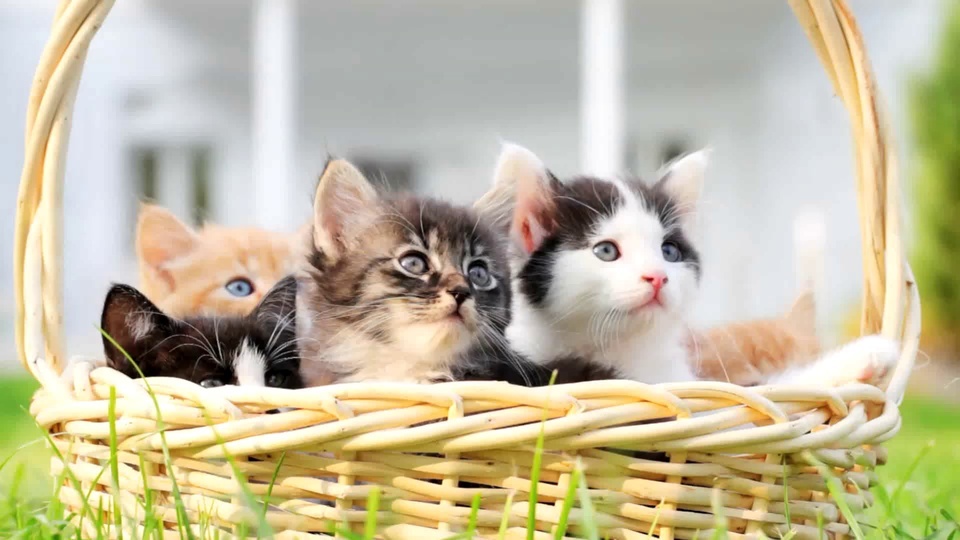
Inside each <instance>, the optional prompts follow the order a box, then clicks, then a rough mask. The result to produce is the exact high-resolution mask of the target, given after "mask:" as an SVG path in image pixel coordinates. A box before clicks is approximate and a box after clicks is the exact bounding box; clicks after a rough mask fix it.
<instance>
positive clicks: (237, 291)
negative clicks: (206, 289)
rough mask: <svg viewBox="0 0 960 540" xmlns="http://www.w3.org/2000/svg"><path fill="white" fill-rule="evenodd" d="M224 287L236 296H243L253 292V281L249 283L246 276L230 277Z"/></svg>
mask: <svg viewBox="0 0 960 540" xmlns="http://www.w3.org/2000/svg"><path fill="white" fill-rule="evenodd" d="M225 288H226V289H227V292H228V293H230V294H232V295H233V296H236V297H237V298H243V297H244V296H250V295H251V294H253V283H250V280H249V279H247V278H242V277H241V278H235V279H231V280H230V281H228V282H227V284H226V286H225Z"/></svg>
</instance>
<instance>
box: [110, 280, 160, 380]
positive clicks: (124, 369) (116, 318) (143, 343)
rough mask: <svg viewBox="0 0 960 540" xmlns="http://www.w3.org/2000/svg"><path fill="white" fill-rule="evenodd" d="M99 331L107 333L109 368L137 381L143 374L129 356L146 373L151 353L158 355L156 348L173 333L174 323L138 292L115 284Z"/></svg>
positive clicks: (126, 286) (111, 289)
mask: <svg viewBox="0 0 960 540" xmlns="http://www.w3.org/2000/svg"><path fill="white" fill-rule="evenodd" d="M100 328H101V329H102V330H103V332H104V333H105V334H106V336H104V337H103V352H104V354H105V355H106V357H107V365H108V366H110V367H112V368H113V369H115V370H117V371H119V372H121V373H124V374H126V375H127V376H129V377H134V378H136V377H139V376H140V375H139V373H137V370H136V368H134V367H133V365H131V364H130V360H128V359H127V355H129V356H130V358H132V359H133V360H134V361H135V362H136V363H137V366H138V367H140V369H141V370H145V369H146V366H147V365H148V364H151V358H152V356H151V353H153V354H156V348H157V345H158V344H159V343H160V342H161V341H163V340H164V339H166V338H167V337H169V336H170V335H171V333H172V332H173V321H172V319H170V318H169V317H167V316H166V315H165V314H164V313H163V312H162V311H160V309H159V308H158V307H157V306H155V305H154V304H153V302H151V301H150V300H148V299H147V297H146V296H144V295H143V293H141V292H140V291H138V290H137V289H134V288H133V287H130V286H128V285H114V286H113V287H111V288H110V292H108V293H107V299H106V300H105V301H104V303H103V314H102V315H101V316H100ZM107 336H110V338H112V339H113V342H116V344H114V343H113V342H111V341H110V339H108V338H107ZM118 347H119V348H118ZM121 349H122V350H121ZM124 353H126V354H124Z"/></svg>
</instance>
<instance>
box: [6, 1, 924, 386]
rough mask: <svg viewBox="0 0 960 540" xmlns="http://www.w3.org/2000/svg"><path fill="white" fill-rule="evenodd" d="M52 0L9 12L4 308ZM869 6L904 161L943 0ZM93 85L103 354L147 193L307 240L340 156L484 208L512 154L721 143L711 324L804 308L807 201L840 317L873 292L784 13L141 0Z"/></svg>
mask: <svg viewBox="0 0 960 540" xmlns="http://www.w3.org/2000/svg"><path fill="white" fill-rule="evenodd" d="M54 5H55V2H54V1H53V0H2V1H0V40H2V44H0V80H2V81H3V83H4V87H5V88H4V91H3V92H2V93H0V171H2V172H3V174H2V175H0V178H2V180H0V182H2V183H0V192H2V199H0V200H2V202H0V214H3V215H7V216H9V217H8V218H7V219H4V220H2V224H0V227H2V229H0V294H2V295H3V298H5V299H8V298H11V294H12V291H11V288H12V273H11V262H10V257H11V252H12V243H11V242H12V227H13V219H12V214H13V211H14V205H15V199H16V190H17V183H18V179H19V170H20V167H21V165H22V152H23V135H22V133H23V128H22V126H23V123H24V111H25V107H26V102H27V95H28V90H29V86H30V81H31V78H32V75H33V71H34V69H35V67H36V64H37V60H38V58H39V56H40V52H41V49H42V47H43V44H44V43H45V41H46V39H47V37H48V34H49V28H50V20H51V15H52V12H53V9H54ZM852 5H853V8H854V9H855V11H856V13H857V15H858V18H859V22H860V24H861V26H862V29H863V32H864V33H865V35H866V39H867V43H868V46H869V52H870V54H871V59H872V61H873V65H874V68H875V70H876V73H877V77H878V82H879V85H880V88H882V89H883V91H884V96H885V98H886V101H887V103H889V105H890V107H891V109H892V113H893V123H894V125H895V126H897V128H898V131H900V132H901V133H900V139H902V140H904V141H907V143H908V146H909V141H910V140H911V139H910V135H909V133H907V130H905V129H904V128H905V127H906V126H907V124H908V122H907V119H906V118H905V114H906V112H907V107H906V102H907V100H906V95H905V90H906V87H905V80H906V78H907V77H908V76H909V75H911V74H912V73H914V72H917V71H918V70H920V69H921V68H922V66H924V65H925V64H927V63H928V62H929V58H930V56H931V51H932V49H933V45H934V43H935V38H936V35H937V32H938V29H939V28H940V25H938V24H937V22H938V20H939V19H940V15H941V12H942V10H941V6H940V2H937V1H934V0H912V1H910V2H903V1H899V0H858V1H854V2H852ZM82 81H83V82H82V84H81V87H80V93H79V96H78V98H77V109H76V115H75V119H74V124H73V132H72V137H71V140H70V149H69V157H68V166H67V174H66V178H67V181H66V194H65V208H66V212H67V215H66V218H65V223H66V239H65V246H66V247H65V249H66V254H65V266H66V268H65V270H66V271H65V275H66V276H67V277H66V279H67V281H66V287H65V290H66V298H65V302H66V321H65V322H66V326H67V329H66V330H67V336H68V346H69V348H68V350H69V351H70V352H71V353H83V354H88V353H96V352H97V351H99V349H100V344H99V343H100V339H99V335H98V334H97V332H96V331H95V330H94V329H93V327H94V324H95V323H96V322H97V321H98V319H99V313H100V309H101V307H102V298H103V295H104V294H105V292H106V289H107V287H108V284H109V282H110V281H126V282H135V281H136V274H135V264H134V262H135V261H134V252H133V228H134V223H135V218H136V209H137V202H138V201H139V200H142V199H145V198H148V199H153V200H156V201H158V202H159V203H161V204H163V205H166V206H167V207H169V208H171V209H172V210H173V211H174V212H175V213H177V214H178V215H180V216H181V217H182V218H183V219H187V220H192V221H194V222H197V223H199V222H201V221H202V220H205V219H208V220H212V221H215V222H219V223H224V224H233V225H244V224H258V225H261V226H265V227H268V228H272V229H279V230H284V229H285V230H293V229H294V228H295V227H296V226H297V225H299V224H301V223H303V222H304V221H305V220H307V219H308V218H309V215H310V207H311V203H312V191H313V188H314V185H315V182H316V178H317V176H318V173H319V171H320V170H321V168H322V165H323V163H324V161H325V159H326V157H327V155H328V154H334V155H337V156H342V157H347V158H349V159H351V160H354V161H355V162H357V163H358V164H360V165H361V166H362V167H363V168H364V169H366V170H368V171H371V172H373V173H374V174H375V175H380V174H382V175H383V176H384V177H385V178H386V179H387V180H388V182H389V183H390V185H391V186H393V187H397V188H401V189H410V190H414V191H416V192H420V193H431V194H436V195H439V196H442V197H445V198H448V199H451V200H454V201H457V202H469V201H471V200H473V199H474V198H476V197H477V196H479V195H480V194H481V193H482V192H483V191H484V190H485V189H486V188H487V186H488V185H489V182H490V177H491V172H492V168H493V164H494V161H495V159H496V156H497V152H498V147H499V143H500V141H501V140H511V141H515V142H518V143H520V144H523V145H525V146H527V147H529V148H530V149H532V150H533V151H534V152H536V153H538V154H539V155H540V156H541V157H542V158H543V159H544V160H545V161H546V162H547V164H548V165H549V166H550V167H551V168H552V169H553V170H554V172H555V173H557V174H558V175H560V176H561V177H563V176H566V175H571V174H574V173H577V172H594V173H598V174H617V173H625V172H630V173H635V174H640V175H648V176H649V175H651V174H652V173H653V172H654V171H655V170H656V169H657V168H658V167H659V166H660V165H661V164H662V163H663V162H664V161H666V160H667V159H670V158H672V157H674V156H675V155H676V154H678V153H680V152H685V151H689V150H692V149H696V148H699V147H701V146H707V145H709V146H710V147H712V148H713V149H714V163H713V164H712V169H711V170H710V175H709V183H708V185H707V188H706V190H707V191H706V195H705V198H706V203H707V204H706V205H705V212H706V213H705V216H704V222H705V223H706V224H707V226H706V228H705V238H704V240H703V244H702V246H703V251H704V252H705V253H704V259H705V280H704V283H703V296H702V302H701V303H700V309H699V310H698V313H697V316H698V319H699V321H701V322H702V323H704V324H709V323H715V322H720V321H724V320H734V319H742V318H746V317H752V316H761V315H774V314H777V313H780V312H781V311H783V310H784V309H785V308H786V307H787V306H788V305H789V302H790V301H791V300H792V297H793V295H794V293H795V280H794V278H793V275H794V257H793V255H794V253H793V247H792V238H793V236H792V235H793V232H792V230H793V229H792V227H793V222H792V219H793V216H794V215H795V214H796V213H797V212H799V211H801V210H803V209H805V208H815V209H817V210H818V211H820V212H822V213H823V215H824V216H825V224H826V230H827V244H826V251H827V253H828V256H827V261H826V267H825V269H824V270H825V271H824V283H823V288H824V291H823V292H824V293H825V294H824V295H823V298H824V302H823V305H822V306H821V307H822V309H821V317H822V319H823V321H824V325H823V327H824V328H825V329H827V330H828V331H829V330H830V329H835V328H837V323H838V322H840V321H842V320H844V319H845V318H847V317H848V316H849V315H850V314H851V313H852V312H853V311H854V310H855V309H856V305H857V303H858V301H859V284H860V277H859V274H860V267H861V265H860V250H859V247H858V246H859V233H858V231H857V217H856V204H855V202H854V188H853V180H852V178H853V167H854V165H853V160H852V155H853V154H852V149H851V143H850V135H849V129H848V124H847V116H846V113H845V112H844V110H843V107H842V105H841V103H840V101H839V100H838V99H837V98H836V97H834V95H833V92H832V90H831V88H830V85H829V82H828V80H827V78H826V76H825V75H824V73H823V71H822V68H821V66H820V64H819V61H818V60H817V58H816V57H815V54H814V53H813V50H812V49H811V47H810V45H809V44H808V42H807V40H806V38H805V36H804V34H803V32H802V30H801V28H800V26H799V25H798V24H797V22H796V20H795V19H794V17H793V14H792V12H791V10H790V9H789V7H788V6H787V4H786V2H771V1H769V0H737V1H735V2H730V1H727V2H714V1H711V0H683V1H673V0H656V1H622V2H610V1H607V0H596V1H575V0H551V1H549V2H546V1H539V2H537V1H531V0H521V1H517V0H500V1H487V2H470V3H465V2H447V1H440V0H415V1H405V2H390V1H386V0H383V1H374V0H360V1H353V2H297V1H295V0H259V1H237V0H122V1H120V2H117V5H116V7H115V8H114V9H113V12H112V13H111V15H110V17H109V18H108V19H107V22H106V24H105V25H104V27H103V29H102V30H101V31H100V33H99V34H98V35H97V37H96V39H95V40H94V43H93V46H92V49H91V51H90V55H89V58H88V61H87V67H86V70H85V72H84V75H83V79H82ZM904 154H905V155H904V159H903V166H904V170H905V171H906V170H909V167H910V165H911V160H910V159H909V157H910V154H909V153H908V152H905V153H904ZM908 184H909V183H908ZM11 303H12V302H11V301H9V300H5V301H3V302H2V308H0V309H2V310H3V311H2V312H0V317H2V322H0V328H2V330H0V331H2V332H5V334H4V335H3V336H2V339H0V345H2V347H3V349H2V350H0V354H2V356H0V358H3V360H2V362H4V363H3V364H2V365H4V366H6V367H11V366H13V367H16V366H14V362H13V360H12V358H13V354H12V353H13V349H12V337H11V335H10V327H11V322H10V321H11V320H12V319H11V318H12V313H11V309H12V306H11ZM828 337H836V336H832V335H830V334H828Z"/></svg>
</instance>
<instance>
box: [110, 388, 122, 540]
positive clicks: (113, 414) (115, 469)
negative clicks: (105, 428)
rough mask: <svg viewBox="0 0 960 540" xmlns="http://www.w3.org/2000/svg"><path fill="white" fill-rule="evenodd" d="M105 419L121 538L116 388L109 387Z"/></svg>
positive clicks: (119, 535) (117, 525)
mask: <svg viewBox="0 0 960 540" xmlns="http://www.w3.org/2000/svg"><path fill="white" fill-rule="evenodd" d="M107 421H108V422H109V423H110V479H111V480H112V481H113V524H114V526H116V528H117V536H118V538H119V539H120V540H123V515H122V514H121V513H120V463H119V462H118V460H117V389H116V388H115V387H113V386H111V387H110V401H109V402H108V404H107Z"/></svg>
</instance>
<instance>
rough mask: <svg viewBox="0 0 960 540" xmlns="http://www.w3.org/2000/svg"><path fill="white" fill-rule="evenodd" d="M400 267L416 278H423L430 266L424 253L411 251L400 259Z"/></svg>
mask: <svg viewBox="0 0 960 540" xmlns="http://www.w3.org/2000/svg"><path fill="white" fill-rule="evenodd" d="M400 267H401V268H403V269H404V270H406V271H407V272H408V273H410V274H413V275H414V276H421V275H423V274H425V273H427V269H428V268H429V265H428V264H427V258H426V257H424V256H423V254H422V253H417V252H415V251H410V252H408V253H406V254H404V255H402V256H401V257H400Z"/></svg>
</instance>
